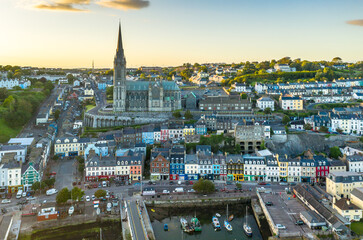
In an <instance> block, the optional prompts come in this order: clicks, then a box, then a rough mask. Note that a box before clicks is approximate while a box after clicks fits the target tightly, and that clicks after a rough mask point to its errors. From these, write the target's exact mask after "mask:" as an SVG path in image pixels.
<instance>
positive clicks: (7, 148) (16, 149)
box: [0, 145, 27, 163]
mask: <svg viewBox="0 0 363 240" xmlns="http://www.w3.org/2000/svg"><path fill="white" fill-rule="evenodd" d="M26 152H27V147H26V146H23V145H2V146H0V162H1V159H2V157H3V156H4V155H5V154H6V153H15V160H17V161H18V162H19V161H22V162H23V163H24V162H25V156H26Z"/></svg>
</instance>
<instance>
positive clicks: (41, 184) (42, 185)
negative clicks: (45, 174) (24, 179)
mask: <svg viewBox="0 0 363 240" xmlns="http://www.w3.org/2000/svg"><path fill="white" fill-rule="evenodd" d="M46 187H47V184H46V183H45V182H44V181H41V182H40V189H41V190H44V189H45V188H46Z"/></svg>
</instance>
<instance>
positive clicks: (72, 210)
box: [68, 206, 74, 215]
mask: <svg viewBox="0 0 363 240" xmlns="http://www.w3.org/2000/svg"><path fill="white" fill-rule="evenodd" d="M73 213H74V207H73V206H71V207H70V208H69V209H68V214H69V215H72V214H73Z"/></svg>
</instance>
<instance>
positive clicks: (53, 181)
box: [44, 178, 55, 188]
mask: <svg viewBox="0 0 363 240" xmlns="http://www.w3.org/2000/svg"><path fill="white" fill-rule="evenodd" d="M44 183H45V184H46V185H47V186H48V187H49V188H51V187H53V186H54V183H55V178H48V179H46V180H44Z"/></svg>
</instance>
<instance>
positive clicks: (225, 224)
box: [224, 219, 232, 232]
mask: <svg viewBox="0 0 363 240" xmlns="http://www.w3.org/2000/svg"><path fill="white" fill-rule="evenodd" d="M224 227H225V228H226V229H227V231H229V232H230V231H232V225H231V224H230V223H229V222H228V221H227V219H226V220H224Z"/></svg>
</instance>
